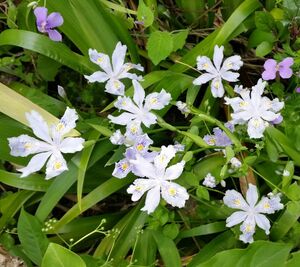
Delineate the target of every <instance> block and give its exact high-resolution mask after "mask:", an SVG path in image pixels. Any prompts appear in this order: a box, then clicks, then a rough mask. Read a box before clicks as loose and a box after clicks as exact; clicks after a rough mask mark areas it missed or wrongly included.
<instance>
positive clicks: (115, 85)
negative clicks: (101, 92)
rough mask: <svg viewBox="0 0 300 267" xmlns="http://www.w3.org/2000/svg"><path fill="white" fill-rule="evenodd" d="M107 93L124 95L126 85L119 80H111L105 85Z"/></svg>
mask: <svg viewBox="0 0 300 267" xmlns="http://www.w3.org/2000/svg"><path fill="white" fill-rule="evenodd" d="M105 92H106V93H109V94H112V95H124V93H125V85H124V83H122V82H121V81H119V80H117V79H109V80H108V82H107V83H106V85H105Z"/></svg>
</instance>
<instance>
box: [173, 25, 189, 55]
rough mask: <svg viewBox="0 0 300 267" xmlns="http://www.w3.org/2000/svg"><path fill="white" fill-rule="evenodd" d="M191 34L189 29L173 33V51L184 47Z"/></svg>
mask: <svg viewBox="0 0 300 267" xmlns="http://www.w3.org/2000/svg"><path fill="white" fill-rule="evenodd" d="M188 35H189V30H183V31H180V32H178V33H173V34H172V38H173V51H177V50H178V49H182V48H183V46H184V44H185V40H186V38H187V37H188Z"/></svg>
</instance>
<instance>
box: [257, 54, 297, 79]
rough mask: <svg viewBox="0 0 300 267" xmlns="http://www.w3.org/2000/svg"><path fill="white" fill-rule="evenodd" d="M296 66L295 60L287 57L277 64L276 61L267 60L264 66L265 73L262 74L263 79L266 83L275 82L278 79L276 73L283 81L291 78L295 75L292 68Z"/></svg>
mask: <svg viewBox="0 0 300 267" xmlns="http://www.w3.org/2000/svg"><path fill="white" fill-rule="evenodd" d="M293 64H294V59H293V58H291V57H287V58H285V59H284V60H282V61H281V62H279V63H278V64H277V62H276V61H275V60H274V59H268V60H266V62H265V64H264V69H265V70H264V72H263V73H262V78H263V79H264V80H265V81H268V80H274V79H275V78H276V73H277V71H278V74H279V76H280V77H281V78H283V79H288V78H291V76H292V75H293V70H292V69H291V66H292V65H293Z"/></svg>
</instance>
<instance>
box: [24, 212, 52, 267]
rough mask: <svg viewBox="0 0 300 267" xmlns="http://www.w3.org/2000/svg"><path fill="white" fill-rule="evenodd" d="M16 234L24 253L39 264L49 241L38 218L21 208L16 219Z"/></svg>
mask: <svg viewBox="0 0 300 267" xmlns="http://www.w3.org/2000/svg"><path fill="white" fill-rule="evenodd" d="M18 236H19V239H20V241H21V244H22V246H23V248H24V251H25V253H26V255H27V256H28V257H29V258H30V259H31V260H32V261H33V262H34V263H35V264H37V265H38V266H40V265H41V263H42V258H43V256H44V254H45V252H46V249H47V247H48V244H49V241H48V239H47V237H46V235H45V234H44V233H43V232H42V225H41V223H40V222H39V220H38V219H37V218H36V217H34V216H32V215H31V214H29V213H27V212H26V211H25V210H23V209H22V210H21V214H20V217H19V221H18Z"/></svg>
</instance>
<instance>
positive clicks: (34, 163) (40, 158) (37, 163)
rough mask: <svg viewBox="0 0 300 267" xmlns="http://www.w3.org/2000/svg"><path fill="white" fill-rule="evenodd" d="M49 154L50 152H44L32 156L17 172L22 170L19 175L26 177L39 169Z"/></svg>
mask: <svg viewBox="0 0 300 267" xmlns="http://www.w3.org/2000/svg"><path fill="white" fill-rule="evenodd" d="M50 155H51V152H44V153H39V154H37V155H35V156H33V157H32V158H31V160H30V161H29V163H28V165H27V166H26V167H24V168H21V169H18V171H19V172H22V175H21V177H26V176H28V175H29V174H31V173H33V172H36V171H39V170H40V169H41V168H42V167H43V166H44V164H45V162H46V160H47V159H48V158H49V157H50Z"/></svg>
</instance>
